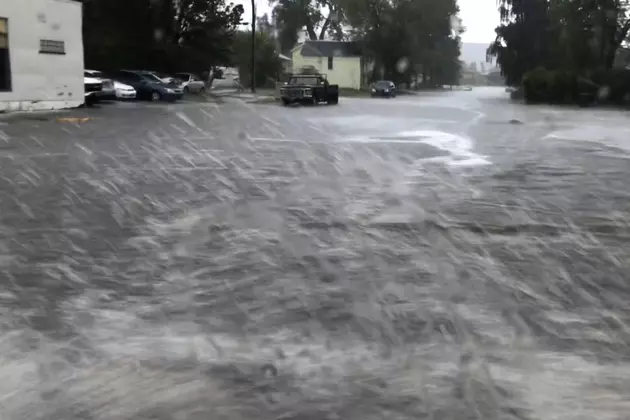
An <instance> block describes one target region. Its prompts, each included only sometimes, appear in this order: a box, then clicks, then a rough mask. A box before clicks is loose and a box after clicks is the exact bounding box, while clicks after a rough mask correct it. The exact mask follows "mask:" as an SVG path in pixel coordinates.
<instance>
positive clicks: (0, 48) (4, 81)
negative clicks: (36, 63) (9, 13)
mask: <svg viewBox="0 0 630 420" xmlns="http://www.w3.org/2000/svg"><path fill="white" fill-rule="evenodd" d="M2 91H4V92H10V91H11V62H10V60H9V21H8V19H6V18H0V92H2Z"/></svg>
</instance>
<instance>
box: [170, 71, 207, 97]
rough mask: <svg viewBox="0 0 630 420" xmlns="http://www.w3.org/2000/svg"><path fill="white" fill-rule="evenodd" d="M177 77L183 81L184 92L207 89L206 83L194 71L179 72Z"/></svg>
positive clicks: (196, 91)
mask: <svg viewBox="0 0 630 420" xmlns="http://www.w3.org/2000/svg"><path fill="white" fill-rule="evenodd" d="M175 77H176V78H177V79H178V80H180V81H181V85H180V86H181V87H182V88H183V89H184V92H190V93H198V92H201V91H202V90H204V89H205V87H206V83H205V82H204V81H203V80H201V77H198V76H196V75H194V74H192V73H177V74H175Z"/></svg>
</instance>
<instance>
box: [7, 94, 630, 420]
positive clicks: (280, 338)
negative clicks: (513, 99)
mask: <svg viewBox="0 0 630 420" xmlns="http://www.w3.org/2000/svg"><path fill="white" fill-rule="evenodd" d="M505 96H506V94H505V93H504V92H502V90H497V89H483V88H480V89H476V90H474V91H472V92H449V93H441V94H423V95H418V96H400V97H398V98H396V99H392V100H387V99H372V100H370V99H342V101H341V102H340V104H339V105H338V106H331V107H327V106H320V107H317V108H312V107H301V108H282V107H279V106H276V105H252V104H246V103H243V102H242V101H239V100H237V99H227V100H226V102H225V103H222V104H213V103H207V104H206V103H204V104H198V103H181V104H176V105H152V104H112V105H108V106H103V107H100V108H96V109H90V110H80V111H72V112H68V113H63V114H58V115H49V116H37V117H32V116H31V117H22V118H12V119H7V120H0V193H1V196H0V197H1V199H0V377H1V378H2V379H3V380H2V382H0V418H1V419H3V420H5V419H6V420H75V419H76V420H79V419H81V420H132V419H133V420H158V419H159V420H166V419H168V420H171V419H172V420H179V419H182V420H184V419H185V420H197V419H204V420H207V419H212V420H224V419H225V420H233V419H234V420H236V419H238V420H241V419H243V420H245V419H257V420H266V419H284V420H311V419H312V420H337V419H339V420H354V419H357V420H358V419H361V420H372V419H374V420H376V419H379V420H382V419H396V420H398V419H401V420H403V419H405V420H406V419H421V418H427V419H434V420H446V419H457V420H464V419H484V420H488V419H528V420H529V419H531V420H552V419H553V420H557V419H571V420H592V419H594V418H597V419H601V420H613V419H614V420H617V419H619V420H624V419H626V418H627V413H628V412H630V402H628V401H629V400H628V389H630V363H629V359H630V350H629V347H628V344H629V341H630V329H629V328H628V320H629V316H630V308H629V305H630V303H629V302H630V285H629V284H628V267H629V262H630V259H629V257H630V240H629V239H630V225H629V223H628V211H629V210H630V207H629V205H630V186H629V180H630V160H629V158H630V140H628V139H630V136H629V135H628V134H629V133H630V123H628V119H627V116H626V114H624V113H620V112H614V111H602V110H589V109H584V110H566V109H565V110H562V109H554V108H545V107H525V106H520V105H515V104H512V103H510V102H509V101H508V100H507V99H506V98H505ZM60 117H63V118H68V117H70V119H66V120H63V121H60V120H59V118H60ZM72 118H79V119H72ZM82 118H85V119H82Z"/></svg>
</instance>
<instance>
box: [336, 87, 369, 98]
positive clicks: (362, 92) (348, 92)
mask: <svg viewBox="0 0 630 420" xmlns="http://www.w3.org/2000/svg"><path fill="white" fill-rule="evenodd" d="M339 96H346V97H354V98H365V97H368V96H370V91H369V90H368V89H350V88H340V89H339Z"/></svg>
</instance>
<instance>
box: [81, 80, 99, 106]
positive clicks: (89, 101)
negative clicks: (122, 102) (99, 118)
mask: <svg viewBox="0 0 630 420" xmlns="http://www.w3.org/2000/svg"><path fill="white" fill-rule="evenodd" d="M83 90H84V92H85V105H93V104H94V103H96V102H97V101H98V95H99V94H100V92H101V91H102V90H103V82H102V81H101V80H100V79H95V78H93V77H86V76H85V75H84V76H83Z"/></svg>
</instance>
